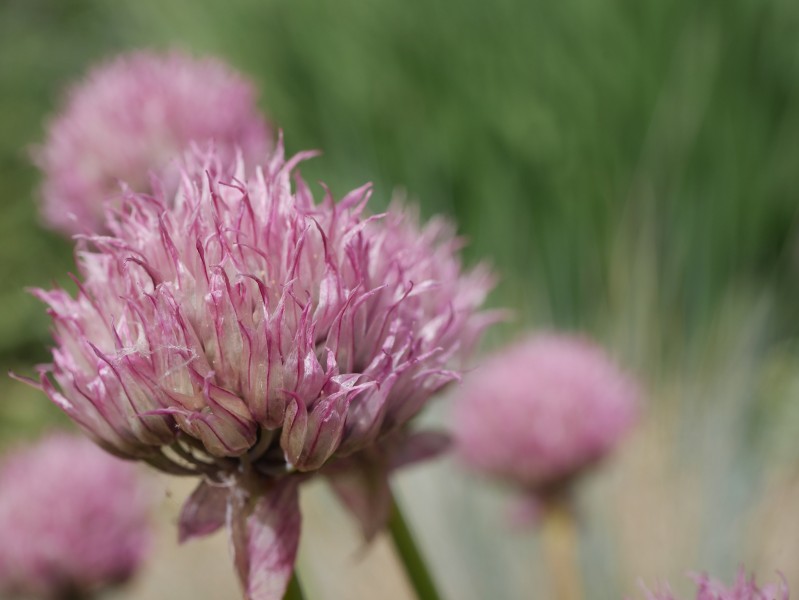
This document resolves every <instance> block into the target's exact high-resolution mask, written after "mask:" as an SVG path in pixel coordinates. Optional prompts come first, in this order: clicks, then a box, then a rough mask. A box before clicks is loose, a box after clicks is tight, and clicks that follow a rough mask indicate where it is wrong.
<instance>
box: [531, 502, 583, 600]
mask: <svg viewBox="0 0 799 600" xmlns="http://www.w3.org/2000/svg"><path fill="white" fill-rule="evenodd" d="M541 544H542V546H543V549H544V554H545V556H546V565H547V569H548V572H549V577H550V585H551V592H552V597H553V598H558V599H559V600H582V598H583V586H582V577H581V573H580V556H579V554H580V553H579V549H580V544H579V534H578V531H577V519H576V517H575V515H574V512H573V511H572V510H571V509H570V507H569V505H568V502H566V501H565V500H564V499H562V498H556V499H553V500H551V501H549V502H547V503H546V506H545V508H544V518H543V523H542V527H541Z"/></svg>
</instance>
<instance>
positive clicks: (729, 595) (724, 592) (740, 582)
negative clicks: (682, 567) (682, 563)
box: [642, 567, 789, 600]
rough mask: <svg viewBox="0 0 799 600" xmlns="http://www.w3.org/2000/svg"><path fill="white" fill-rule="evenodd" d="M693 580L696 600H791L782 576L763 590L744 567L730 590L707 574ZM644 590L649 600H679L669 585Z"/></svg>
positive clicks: (693, 576)
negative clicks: (657, 588)
mask: <svg viewBox="0 0 799 600" xmlns="http://www.w3.org/2000/svg"><path fill="white" fill-rule="evenodd" d="M691 578H692V579H693V580H694V581H695V582H696V585H697V590H696V600H789V592H788V584H787V583H786V581H785V578H784V577H782V575H780V579H781V581H780V582H778V583H773V584H769V585H766V586H764V587H762V588H761V587H758V586H757V585H756V584H755V577H754V575H753V576H752V577H750V578H749V579H747V578H746V571H744V569H743V567H741V568H740V569H739V570H738V575H737V577H736V578H735V583H734V584H733V585H732V586H731V587H729V588H728V587H725V586H724V585H723V584H722V583H720V582H718V581H716V580H715V579H711V578H710V577H708V575H707V574H705V573H702V574H700V575H692V576H691ZM642 587H643V586H642ZM643 589H644V593H645V594H646V599H647V600H677V598H676V596H674V594H673V593H672V591H671V589H670V588H669V586H668V585H666V586H663V587H661V589H659V590H657V591H655V592H652V591H649V590H648V589H646V588H645V587H644V588H643Z"/></svg>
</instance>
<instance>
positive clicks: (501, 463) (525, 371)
mask: <svg viewBox="0 0 799 600" xmlns="http://www.w3.org/2000/svg"><path fill="white" fill-rule="evenodd" d="M637 395H638V392H637V390H636V386H635V384H634V383H633V381H632V380H630V379H629V378H628V377H627V376H626V375H625V374H623V373H622V372H621V371H620V370H619V368H618V367H617V366H616V365H615V364H614V363H613V362H611V360H610V359H609V358H608V357H607V356H606V354H605V352H604V351H603V350H602V349H601V348H599V347H598V346H596V345H595V344H593V343H591V342H589V341H588V340H586V339H583V338H580V337H575V336H570V335H555V334H543V335H536V336H533V337H530V338H528V339H525V340H523V341H522V342H520V343H517V344H516V345H514V346H512V347H510V348H507V349H505V350H503V351H501V352H499V353H498V354H496V355H495V356H493V357H492V358H490V359H488V360H487V361H486V362H485V363H484V364H482V365H481V366H480V367H479V368H478V369H476V370H475V371H474V372H473V373H471V374H470V376H469V377H467V378H466V380H465V381H464V384H463V386H462V387H461V389H460V390H459V395H458V397H457V398H456V401H455V407H454V409H455V414H454V419H455V437H456V441H457V452H458V454H459V456H460V458H462V460H463V461H464V462H465V463H466V464H467V465H469V466H470V467H472V468H474V469H476V470H479V471H482V472H485V473H488V474H491V475H494V476H498V477H500V478H503V479H505V480H508V481H510V482H512V483H514V484H516V485H518V486H520V487H521V488H523V489H524V490H527V491H529V492H532V493H533V494H535V495H538V496H546V495H547V494H552V493H557V492H559V491H561V490H562V489H563V488H564V486H566V485H567V484H568V483H569V482H571V481H572V480H573V479H574V477H575V476H576V475H578V474H579V473H580V472H582V471H583V470H584V469H586V468H587V467H589V466H591V465H593V464H594V463H596V462H597V461H598V460H600V459H601V458H602V457H603V456H605V454H607V453H608V452H609V451H610V450H611V449H612V448H613V447H614V446H615V445H616V443H617V442H618V441H619V439H620V438H621V436H622V435H623V434H624V433H625V432H626V431H627V430H628V429H629V427H630V426H631V424H632V423H633V421H634V419H635V415H636V404H637Z"/></svg>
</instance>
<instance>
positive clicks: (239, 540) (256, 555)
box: [228, 479, 301, 600]
mask: <svg viewBox="0 0 799 600" xmlns="http://www.w3.org/2000/svg"><path fill="white" fill-rule="evenodd" d="M297 487H298V481H297V480H295V479H285V480H283V481H281V482H279V483H277V484H276V485H274V486H273V487H271V488H269V489H268V490H266V491H265V492H264V493H263V494H262V495H259V496H256V497H253V496H250V495H249V494H248V493H247V491H245V490H244V489H236V488H234V489H233V490H232V493H231V495H230V498H229V504H228V526H229V530H230V537H231V540H230V541H231V548H232V550H233V559H234V562H235V565H236V570H237V572H238V575H239V579H240V580H241V583H242V586H243V588H244V590H245V596H246V598H247V600H281V599H282V598H283V595H284V594H285V592H286V588H287V587H288V583H289V580H290V579H291V575H292V573H293V572H294V562H295V560H296V558H297V548H298V546H299V541H300V521H301V518H300V507H299V498H298V493H297Z"/></svg>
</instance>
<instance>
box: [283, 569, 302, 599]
mask: <svg viewBox="0 0 799 600" xmlns="http://www.w3.org/2000/svg"><path fill="white" fill-rule="evenodd" d="M304 599H305V594H303V593H302V586H300V578H299V576H298V575H297V569H296V567H295V568H294V574H293V575H292V576H291V581H289V587H288V588H286V595H285V596H283V600H304Z"/></svg>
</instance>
